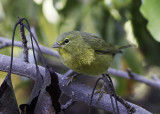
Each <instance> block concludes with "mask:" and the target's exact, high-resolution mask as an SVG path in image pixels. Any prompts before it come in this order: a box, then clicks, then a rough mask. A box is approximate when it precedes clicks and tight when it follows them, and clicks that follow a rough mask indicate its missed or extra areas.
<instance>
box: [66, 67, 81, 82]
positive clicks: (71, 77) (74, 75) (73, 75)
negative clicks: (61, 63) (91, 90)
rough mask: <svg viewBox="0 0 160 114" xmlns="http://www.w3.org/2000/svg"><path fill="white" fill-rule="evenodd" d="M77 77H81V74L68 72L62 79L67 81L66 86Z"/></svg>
mask: <svg viewBox="0 0 160 114" xmlns="http://www.w3.org/2000/svg"><path fill="white" fill-rule="evenodd" d="M78 75H81V74H79V73H77V72H74V71H73V70H69V71H68V72H67V73H65V74H64V77H65V78H66V79H67V80H68V82H67V85H69V84H70V83H71V82H73V81H75V80H76V77H77V76H78Z"/></svg>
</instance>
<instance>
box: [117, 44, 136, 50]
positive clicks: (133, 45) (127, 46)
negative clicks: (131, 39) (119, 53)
mask: <svg viewBox="0 0 160 114" xmlns="http://www.w3.org/2000/svg"><path fill="white" fill-rule="evenodd" d="M130 47H136V45H135V44H129V45H125V46H120V47H119V49H124V48H130Z"/></svg>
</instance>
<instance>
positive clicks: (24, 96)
mask: <svg viewBox="0 0 160 114" xmlns="http://www.w3.org/2000/svg"><path fill="white" fill-rule="evenodd" d="M159 6H160V1H159V0H0V36H1V37H5V38H11V36H12V32H13V28H14V25H15V23H16V22H17V17H25V18H27V19H28V21H29V23H30V25H31V26H32V27H33V28H34V29H35V31H36V34H37V40H38V41H39V43H40V44H42V45H44V46H46V47H49V48H50V47H51V46H52V45H53V44H54V41H55V39H56V37H57V36H58V35H60V34H61V33H63V32H66V31H71V30H80V31H84V32H89V33H94V34H96V35H98V36H101V37H102V38H103V39H104V40H106V41H107V42H110V43H113V44H116V45H125V44H129V43H132V44H136V45H137V48H132V49H126V50H124V53H123V54H119V55H117V56H116V57H115V60H114V63H113V64H112V66H111V67H112V68H116V69H120V70H126V69H127V68H131V69H132V71H133V72H135V73H137V74H141V75H143V76H145V77H148V78H151V77H152V76H153V75H157V76H158V77H160V74H159V73H160V60H159V58H160V53H159V49H160V43H159V41H160V30H159V27H160V21H159V16H160V15H159V14H160V8H159ZM26 36H29V34H28V32H26ZM16 40H19V41H21V38H20V34H19V30H18V29H17V30H16ZM10 50H11V49H10V47H7V48H3V49H0V53H1V54H5V55H10ZM14 50H15V51H14V55H15V56H17V57H20V58H22V49H20V48H15V49H14ZM44 56H45V58H46V61H47V63H48V64H49V65H50V66H53V67H54V69H55V71H57V72H60V73H64V72H65V71H67V68H66V67H65V66H64V65H63V64H62V63H61V62H60V60H59V59H57V58H55V57H52V56H49V55H44ZM37 57H38V54H37ZM29 58H30V62H33V57H32V55H30V56H29ZM39 64H41V62H40V61H39ZM0 73H1V76H2V75H3V76H2V77H0V81H1V82H2V81H3V79H4V77H5V75H6V73H4V72H0ZM90 78H91V77H89V78H87V77H82V78H80V79H79V80H82V81H83V83H91V81H90ZM12 79H13V83H14V88H15V92H16V97H17V99H18V103H19V104H21V103H26V102H27V100H28V99H29V96H30V92H31V89H32V85H33V82H32V81H31V80H28V79H25V78H21V77H19V76H13V77H12ZM88 79H89V80H88ZM112 79H113V82H114V85H115V88H116V92H117V94H118V95H120V96H122V97H124V98H126V99H127V100H129V101H132V102H134V103H136V104H138V105H140V106H142V107H144V108H146V109H148V110H149V111H151V112H154V113H158V112H160V108H159V107H160V102H159V101H158V100H157V99H160V90H157V89H155V88H151V87H149V86H146V85H145V84H142V83H138V82H135V81H131V80H127V79H123V78H116V77H112ZM93 80H94V79H93ZM89 81H90V82H89ZM94 82H95V81H93V82H92V83H93V84H94ZM93 84H92V87H93ZM82 104H83V103H82ZM82 104H81V105H82ZM83 105H85V104H83ZM82 108H84V107H83V106H81V107H79V110H80V111H82V110H81V109H82ZM74 109H75V107H74V108H71V109H70V111H71V112H72V113H75V112H74V111H75V110H74ZM76 110H78V109H77V107H76ZM71 112H70V113H71ZM98 112H99V111H97V112H96V113H98ZM77 113H78V112H77ZM79 113H81V112H79Z"/></svg>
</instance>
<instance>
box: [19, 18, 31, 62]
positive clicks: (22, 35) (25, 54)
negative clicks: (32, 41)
mask: <svg viewBox="0 0 160 114" xmlns="http://www.w3.org/2000/svg"><path fill="white" fill-rule="evenodd" d="M18 20H20V18H19V17H18ZM19 29H20V33H21V38H22V47H23V55H24V61H25V62H27V63H28V62H29V61H28V47H27V42H28V41H27V39H26V36H25V31H24V26H23V25H22V22H20V28H19Z"/></svg>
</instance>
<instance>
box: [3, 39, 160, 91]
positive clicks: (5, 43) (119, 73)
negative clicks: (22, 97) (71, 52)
mask: <svg viewBox="0 0 160 114" xmlns="http://www.w3.org/2000/svg"><path fill="white" fill-rule="evenodd" d="M0 42H1V44H0V49H1V48H4V47H6V46H11V40H10V39H7V38H3V37H0ZM14 45H15V46H18V47H22V44H21V42H20V41H15V42H14ZM28 48H29V49H32V46H31V45H30V44H28ZM40 48H41V51H42V53H45V54H48V55H52V56H55V57H57V58H59V54H58V53H57V51H55V50H53V49H50V48H47V47H45V46H42V45H40ZM35 50H36V51H38V49H37V47H35ZM108 72H109V74H111V75H114V76H117V77H122V78H127V79H131V80H136V81H139V82H142V83H145V84H147V85H149V86H152V87H155V88H158V89H160V80H159V79H157V78H158V77H156V76H153V79H148V78H145V76H141V75H138V74H136V73H133V72H130V73H128V72H126V71H121V70H116V69H112V68H109V70H108ZM130 74H131V75H132V77H131V76H130ZM155 78H156V79H155Z"/></svg>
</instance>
